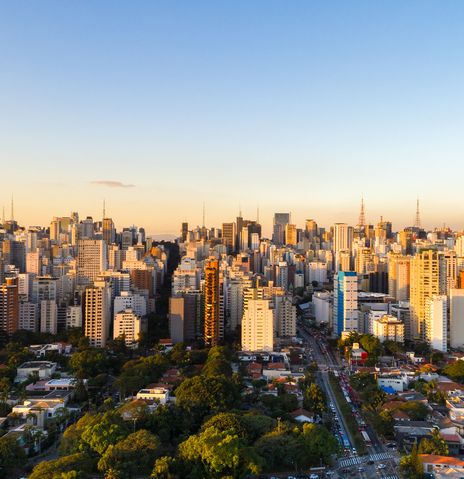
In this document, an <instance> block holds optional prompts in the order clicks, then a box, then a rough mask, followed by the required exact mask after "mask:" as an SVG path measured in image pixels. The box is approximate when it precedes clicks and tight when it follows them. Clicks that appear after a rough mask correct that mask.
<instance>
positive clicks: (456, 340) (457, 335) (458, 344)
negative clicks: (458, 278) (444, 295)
mask: <svg viewBox="0 0 464 479" xmlns="http://www.w3.org/2000/svg"><path fill="white" fill-rule="evenodd" d="M449 338H450V347H451V348H453V349H461V348H463V347H464V289H455V288H453V289H451V291H450V327H449Z"/></svg>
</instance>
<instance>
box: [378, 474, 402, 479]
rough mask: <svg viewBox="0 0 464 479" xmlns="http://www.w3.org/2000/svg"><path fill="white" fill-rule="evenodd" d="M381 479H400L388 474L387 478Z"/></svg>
mask: <svg viewBox="0 0 464 479" xmlns="http://www.w3.org/2000/svg"><path fill="white" fill-rule="evenodd" d="M382 479H400V478H399V477H398V476H397V475H396V474H390V475H389V476H383V477H382Z"/></svg>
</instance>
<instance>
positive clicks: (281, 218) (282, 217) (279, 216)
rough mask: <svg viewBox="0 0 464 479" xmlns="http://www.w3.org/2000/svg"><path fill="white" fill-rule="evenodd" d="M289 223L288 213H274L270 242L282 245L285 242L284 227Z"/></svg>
mask: <svg viewBox="0 0 464 479" xmlns="http://www.w3.org/2000/svg"><path fill="white" fill-rule="evenodd" d="M288 223H290V213H274V224H273V230H272V242H273V243H274V244H276V245H282V244H284V242H285V237H284V236H285V226H286V225H287V224H288Z"/></svg>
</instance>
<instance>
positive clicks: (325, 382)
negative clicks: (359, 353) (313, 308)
mask: <svg viewBox="0 0 464 479" xmlns="http://www.w3.org/2000/svg"><path fill="white" fill-rule="evenodd" d="M298 331H299V335H300V337H301V338H303V341H304V346H305V347H306V348H307V350H309V351H310V354H311V356H312V359H313V360H314V361H315V362H316V363H317V365H318V367H319V372H318V374H317V380H318V383H319V385H320V386H321V387H322V388H323V390H324V392H325V394H326V396H327V398H328V402H329V404H330V405H333V409H332V412H333V414H334V419H335V423H336V424H338V427H339V431H340V433H341V435H342V437H345V438H346V439H347V440H348V443H349V448H345V453H344V455H341V456H340V457H339V458H338V467H337V470H336V476H334V477H335V478H340V479H342V478H348V477H356V478H360V479H374V478H375V479H379V478H384V479H397V478H398V477H399V475H398V466H397V462H398V458H397V457H396V454H395V453H394V452H392V451H391V450H389V449H388V448H386V447H385V445H384V444H383V443H382V441H381V440H380V439H379V437H378V436H377V434H376V432H375V431H374V430H373V429H372V427H371V426H370V425H367V427H366V432H367V434H368V435H369V437H370V438H371V444H370V445H366V446H367V450H368V455H366V456H362V457H359V456H358V454H357V453H355V452H353V448H354V447H355V443H354V440H353V437H352V435H351V432H350V430H349V428H348V426H347V424H346V421H345V419H344V417H343V414H342V412H341V408H340V405H339V404H338V402H337V399H336V396H335V394H334V392H333V390H332V387H331V384H330V381H329V376H328V375H329V370H332V371H338V372H339V374H343V373H342V371H341V368H342V365H341V364H340V363H339V361H338V359H337V358H336V356H335V355H334V354H333V352H332V351H331V349H330V348H329V347H328V345H327V343H326V341H325V340H324V338H323V337H321V336H319V337H318V338H317V340H316V338H315V337H314V336H313V335H312V334H311V333H310V331H308V330H307V329H306V328H304V327H303V326H302V325H299V328H298ZM344 380H345V381H347V380H348V378H344ZM353 407H354V406H353ZM354 411H355V409H354ZM369 463H370V464H369ZM380 464H383V465H384V466H385V467H384V468H383V469H378V466H379V465H380Z"/></svg>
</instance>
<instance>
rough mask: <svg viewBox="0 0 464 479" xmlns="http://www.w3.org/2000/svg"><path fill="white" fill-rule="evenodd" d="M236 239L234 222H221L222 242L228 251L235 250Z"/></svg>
mask: <svg viewBox="0 0 464 479" xmlns="http://www.w3.org/2000/svg"><path fill="white" fill-rule="evenodd" d="M236 240H237V232H236V230H235V223H233V222H232V223H222V242H223V243H224V245H225V246H226V247H227V251H228V252H229V253H232V252H234V251H235V244H236V243H235V242H236Z"/></svg>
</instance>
